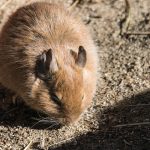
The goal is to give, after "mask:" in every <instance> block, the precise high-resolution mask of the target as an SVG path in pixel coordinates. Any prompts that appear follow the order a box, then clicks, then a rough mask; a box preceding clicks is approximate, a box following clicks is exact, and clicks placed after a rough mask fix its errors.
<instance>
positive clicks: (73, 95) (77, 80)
mask: <svg viewBox="0 0 150 150" xmlns="http://www.w3.org/2000/svg"><path fill="white" fill-rule="evenodd" d="M69 55H70V56H69ZM66 57H70V58H71V59H66V60H62V58H61V59H60V60H61V61H59V58H58V57H56V55H55V53H54V51H53V50H51V49H49V50H46V51H44V52H43V53H42V54H41V55H40V56H39V57H38V58H37V62H36V68H35V70H36V77H37V78H36V81H35V82H34V84H33V86H32V92H31V93H32V97H33V99H35V100H36V103H35V104H34V105H32V106H33V107H34V108H35V109H39V110H41V111H43V112H45V113H46V114H48V115H49V116H50V117H52V118H55V119H57V120H58V121H59V122H60V123H62V124H69V123H72V122H75V121H76V120H78V119H79V116H80V115H81V113H82V112H83V110H84V109H85V108H84V105H83V103H85V102H84V101H85V93H84V82H83V69H84V67H85V65H86V51H85V49H84V48H83V47H82V46H80V47H79V50H78V53H76V52H74V51H72V50H70V51H68V55H67V56H66ZM63 59H65V58H63ZM68 60H69V61H68ZM64 62H65V63H64Z"/></svg>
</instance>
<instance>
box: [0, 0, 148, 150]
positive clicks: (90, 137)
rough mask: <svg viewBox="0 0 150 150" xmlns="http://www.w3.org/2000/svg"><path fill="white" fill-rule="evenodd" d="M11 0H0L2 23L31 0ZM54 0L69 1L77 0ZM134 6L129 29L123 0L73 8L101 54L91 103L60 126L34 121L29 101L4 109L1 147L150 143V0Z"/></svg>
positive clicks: (99, 147)
mask: <svg viewBox="0 0 150 150" xmlns="http://www.w3.org/2000/svg"><path fill="white" fill-rule="evenodd" d="M7 1H8V3H6V2H7ZM7 1H6V0H1V1H0V9H1V11H0V23H1V26H2V25H3V23H4V22H5V20H6V19H7V17H8V16H9V15H10V14H11V13H12V12H14V11H15V10H16V9H17V8H18V7H20V6H21V5H24V4H27V3H30V2H31V1H32V0H22V1H20V0H7ZM34 1H35V0H34ZM47 1H48V0H47ZM51 2H55V3H60V2H63V3H64V4H65V6H66V7H70V5H71V4H72V2H73V1H71V0H55V1H54V0H51ZM4 4H5V5H4ZM60 4H61V3H60ZM130 6H131V10H130V24H129V27H128V29H127V28H125V27H126V26H125V23H126V22H125V17H126V16H127V15H126V12H127V11H126V9H125V8H126V5H125V0H80V3H79V4H77V6H75V8H74V9H73V11H74V12H75V13H76V14H77V15H79V16H81V18H82V20H83V21H84V23H85V24H86V25H87V26H88V27H89V30H91V34H92V36H93V39H94V41H95V44H96V45H97V46H98V55H99V60H100V61H99V76H98V79H99V80H98V88H97V93H96V96H95V98H94V100H93V106H92V107H91V108H90V109H89V110H88V111H87V112H86V113H85V114H84V116H83V117H82V119H81V120H80V121H79V123H78V124H76V125H72V126H69V127H67V126H64V127H62V128H56V127H53V126H50V125H49V126H48V127H49V128H48V127H47V126H46V125H41V124H40V123H39V124H36V125H35V123H36V122H37V121H36V120H35V118H38V117H39V114H38V113H37V112H34V111H33V110H30V109H29V108H26V107H25V106H20V105H19V106H11V108H10V107H9V108H8V109H7V110H2V109H0V149H2V150H5V149H12V150H20V149H25V148H26V149H36V150H37V149H38V150H45V149H50V150H51V149H52V150H149V149H150V1H149V0H142V1H139V0H132V1H130ZM121 29H123V30H122V31H123V32H122V34H121ZM126 29H127V30H126ZM127 32H128V34H126V33H127ZM129 32H130V33H129ZM2 94H5V96H6V97H7V94H8V92H7V91H6V90H5V89H1V93H0V95H2ZM8 95H9V94H8ZM0 100H1V101H2V98H1V99H0ZM46 128H48V129H46Z"/></svg>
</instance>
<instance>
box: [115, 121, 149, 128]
mask: <svg viewBox="0 0 150 150" xmlns="http://www.w3.org/2000/svg"><path fill="white" fill-rule="evenodd" d="M140 125H150V122H138V123H129V124H119V125H116V126H113V127H114V128H120V127H129V126H140Z"/></svg>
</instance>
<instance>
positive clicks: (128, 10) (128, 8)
mask: <svg viewBox="0 0 150 150" xmlns="http://www.w3.org/2000/svg"><path fill="white" fill-rule="evenodd" d="M125 5H126V8H125V18H124V19H123V20H122V22H121V34H124V33H125V32H127V30H128V28H129V24H130V20H131V6H130V3H129V0H125Z"/></svg>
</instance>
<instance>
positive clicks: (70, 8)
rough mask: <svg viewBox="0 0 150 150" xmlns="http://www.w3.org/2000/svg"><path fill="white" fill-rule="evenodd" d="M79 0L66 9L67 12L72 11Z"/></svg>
mask: <svg viewBox="0 0 150 150" xmlns="http://www.w3.org/2000/svg"><path fill="white" fill-rule="evenodd" d="M79 2H80V0H75V2H74V3H73V4H72V5H71V6H70V7H69V8H68V9H69V10H73V9H74V8H75V7H76V6H77V5H78V4H79Z"/></svg>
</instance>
